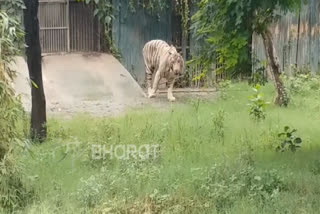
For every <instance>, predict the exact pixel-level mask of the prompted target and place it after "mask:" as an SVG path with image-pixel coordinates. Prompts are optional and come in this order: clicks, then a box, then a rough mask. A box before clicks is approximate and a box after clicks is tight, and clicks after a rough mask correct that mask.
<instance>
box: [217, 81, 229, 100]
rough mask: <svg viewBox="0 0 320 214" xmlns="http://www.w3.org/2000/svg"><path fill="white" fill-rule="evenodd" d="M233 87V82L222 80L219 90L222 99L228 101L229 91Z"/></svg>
mask: <svg viewBox="0 0 320 214" xmlns="http://www.w3.org/2000/svg"><path fill="white" fill-rule="evenodd" d="M230 87H231V80H228V79H226V80H221V81H220V82H218V85H217V88H218V90H219V92H220V98H221V99H223V100H226V99H227V98H228V93H227V91H228V89H229V88H230Z"/></svg>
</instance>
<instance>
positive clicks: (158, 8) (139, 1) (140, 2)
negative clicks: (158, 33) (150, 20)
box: [129, 0, 169, 16]
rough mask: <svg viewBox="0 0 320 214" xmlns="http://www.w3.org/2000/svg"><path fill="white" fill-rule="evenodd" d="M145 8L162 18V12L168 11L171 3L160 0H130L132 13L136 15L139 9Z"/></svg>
mask: <svg viewBox="0 0 320 214" xmlns="http://www.w3.org/2000/svg"><path fill="white" fill-rule="evenodd" d="M140 7H142V8H144V9H146V11H148V12H150V13H151V14H157V15H158V16H160V12H162V11H164V10H166V9H167V8H168V7H169V1H167V0H165V1H159V0H146V1H145V0H129V8H130V10H131V12H133V13H135V12H136V11H137V8H140Z"/></svg>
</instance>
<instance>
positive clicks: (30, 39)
mask: <svg viewBox="0 0 320 214" xmlns="http://www.w3.org/2000/svg"><path fill="white" fill-rule="evenodd" d="M24 3H25V6H26V9H25V10H24V27H25V32H26V35H25V41H26V45H27V47H26V55H27V64H28V69H29V77H30V80H31V96H32V108H31V130H30V132H31V138H32V139H33V140H37V141H40V142H42V141H44V140H45V139H46V136H47V127H46V123H47V118H46V99H45V95H44V90H43V81H42V67H41V46H40V37H39V31H40V29H39V20H38V8H39V0H24Z"/></svg>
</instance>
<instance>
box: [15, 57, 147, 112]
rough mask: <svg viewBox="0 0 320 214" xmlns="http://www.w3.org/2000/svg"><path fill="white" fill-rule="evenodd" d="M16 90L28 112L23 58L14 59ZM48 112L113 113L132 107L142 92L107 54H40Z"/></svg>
mask: <svg viewBox="0 0 320 214" xmlns="http://www.w3.org/2000/svg"><path fill="white" fill-rule="evenodd" d="M15 69H16V71H17V72H18V77H17V79H16V81H15V89H16V92H17V93H18V94H22V98H23V104H24V107H25V108H26V110H27V111H30V109H31V108H30V107H31V96H30V83H29V78H28V69H27V64H26V62H25V60H24V59H23V58H21V57H19V58H18V59H17V61H16V67H15ZM43 81H44V89H45V95H46V100H47V111H48V112H65V113H78V112H88V113H94V114H105V113H111V114H112V113H116V112H117V111H122V110H123V109H124V108H125V107H127V106H134V105H135V104H137V102H140V101H141V100H142V99H143V97H144V92H143V90H142V89H141V88H140V86H139V85H138V84H137V82H136V81H135V80H134V79H133V78H132V76H131V75H130V74H129V72H128V71H127V70H126V69H125V68H124V67H123V66H122V65H121V63H120V62H119V61H118V60H117V59H115V58H114V57H113V56H112V55H109V54H88V55H85V54H66V55H58V56H57V55H55V56H53V55H52V56H44V57H43Z"/></svg>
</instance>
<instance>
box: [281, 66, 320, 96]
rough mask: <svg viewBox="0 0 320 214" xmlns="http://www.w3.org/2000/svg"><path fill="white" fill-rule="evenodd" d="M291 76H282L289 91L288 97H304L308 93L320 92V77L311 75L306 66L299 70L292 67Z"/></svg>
mask: <svg viewBox="0 0 320 214" xmlns="http://www.w3.org/2000/svg"><path fill="white" fill-rule="evenodd" d="M292 69H293V75H292V76H289V75H284V81H285V84H286V87H287V88H288V89H289V93H290V95H297V94H301V95H305V94H308V93H309V92H310V91H319V90H320V76H319V75H314V74H311V70H310V68H309V67H308V66H303V67H300V68H296V67H295V66H293V67H292Z"/></svg>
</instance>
